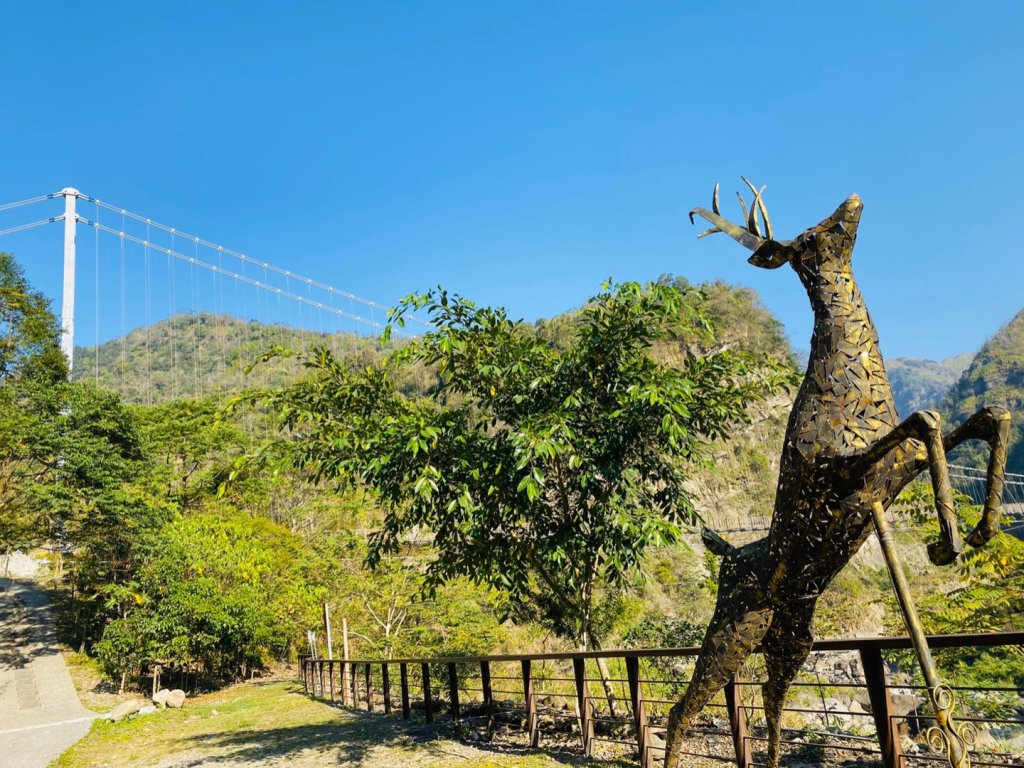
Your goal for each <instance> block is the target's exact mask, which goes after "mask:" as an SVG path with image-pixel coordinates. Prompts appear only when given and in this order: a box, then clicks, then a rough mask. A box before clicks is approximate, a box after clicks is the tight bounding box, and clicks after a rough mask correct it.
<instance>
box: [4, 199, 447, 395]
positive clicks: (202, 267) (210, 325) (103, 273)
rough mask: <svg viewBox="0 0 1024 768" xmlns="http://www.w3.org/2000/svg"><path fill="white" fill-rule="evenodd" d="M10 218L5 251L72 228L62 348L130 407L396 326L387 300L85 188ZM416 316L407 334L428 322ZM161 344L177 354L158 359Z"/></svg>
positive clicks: (343, 346) (359, 343)
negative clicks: (47, 230) (288, 349)
mask: <svg viewBox="0 0 1024 768" xmlns="http://www.w3.org/2000/svg"><path fill="white" fill-rule="evenodd" d="M55 201H57V202H55ZM60 201H63V210H61V209H60V208H59V207H58V208H57V209H56V210H53V208H54V206H57V205H59V202H60ZM48 208H49V210H47V209H48ZM0 217H4V218H0V235H2V236H7V237H6V238H5V243H4V244H5V245H6V243H7V242H9V241H10V239H11V238H10V236H14V235H18V234H19V233H25V232H28V231H30V230H35V229H37V228H44V227H47V226H48V225H52V224H62V225H63V230H64V231H63V234H64V238H63V281H62V290H61V303H60V306H61V312H60V320H61V328H62V332H63V333H62V336H61V346H62V349H63V351H64V354H65V355H66V356H67V359H68V361H69V363H70V365H71V367H72V372H73V376H74V377H75V378H79V379H81V378H86V377H88V376H90V375H91V376H93V377H94V378H95V380H96V383H97V384H100V385H106V386H108V387H111V388H114V389H117V390H119V391H120V393H121V395H122V396H123V397H125V399H127V400H129V401H136V402H144V403H152V402H154V401H156V400H159V399H161V398H162V399H166V398H176V397H179V396H205V395H211V394H216V393H217V392H218V391H219V390H224V389H226V388H228V387H230V386H240V385H242V384H243V383H244V370H245V368H246V366H247V365H249V364H250V363H251V362H252V360H253V359H254V358H255V357H256V356H257V355H258V354H260V352H262V351H264V350H266V349H267V348H269V347H270V346H271V345H273V344H280V345H282V346H288V345H289V343H291V344H294V345H295V346H302V347H305V346H307V345H308V344H310V343H317V344H321V345H326V346H328V347H330V348H332V350H334V351H335V352H338V351H346V350H348V351H351V350H352V349H353V348H360V347H361V348H367V347H372V346H373V345H374V339H375V338H376V337H377V336H379V333H380V331H381V330H382V329H383V328H384V326H385V324H386V323H387V317H388V307H387V306H386V305H384V304H382V303H379V302H376V301H372V300H370V299H366V298H363V297H360V296H357V295H355V294H354V293H352V292H350V291H346V290H343V289H340V288H336V287H334V286H332V285H328V284H327V283H325V282H322V281H320V280H315V279H313V278H311V277H308V276H306V275H302V274H299V273H296V272H294V271H292V270H290V269H287V268H285V267H281V266H278V265H275V264H272V263H270V262H268V261H265V260H262V259H258V258H254V257H252V256H250V255H247V254H245V253H242V252H240V251H239V250H236V249H233V248H228V247H226V246H224V245H221V244H218V243H215V242H212V241H211V240H208V239H206V238H204V237H200V236H198V235H195V234H191V233H189V232H187V231H185V230H182V229H180V228H177V227H173V226H170V225H168V224H165V223H161V222H159V221H156V220H154V219H153V218H151V217H148V216H144V215H142V214H139V213H136V212H134V211H131V210H128V209H126V208H124V207H121V206H118V205H114V204H112V203H110V202H108V201H104V200H100V199H98V198H95V197H92V196H90V195H87V194H85V193H83V192H80V191H78V190H77V189H74V188H70V187H68V188H65V189H62V190H60V191H58V192H52V193H49V194H45V195H38V196H35V197H31V198H27V199H24V200H18V201H15V202H11V203H6V204H3V205H0ZM12 218H13V219H14V220H11V221H9V219H12ZM83 235H85V236H83ZM43 247H48V246H43ZM38 249H39V246H38V245H36V246H34V247H33V248H32V249H31V250H32V251H37V250H38ZM6 250H13V249H11V248H7V249H6ZM83 305H84V306H83ZM83 309H84V310H85V311H84V312H83V311H82V310H83ZM407 320H408V323H409V326H408V328H396V329H394V330H395V334H396V336H399V337H401V336H408V335H415V334H416V333H420V332H422V331H423V330H425V329H426V327H427V324H426V323H425V322H424V321H423V320H421V319H419V318H416V317H415V316H411V317H409V318H407ZM83 331H84V334H83ZM83 336H84V337H85V339H87V346H86V345H83V346H82V347H76V342H77V343H80V342H81V340H82V337H83ZM157 346H159V347H160V348H161V349H163V350H164V352H167V351H168V350H169V357H167V355H164V357H163V358H161V359H154V348H155V347H157ZM129 358H131V359H129ZM90 369H91V370H90ZM233 377H237V380H236V379H235V378H233ZM140 380H141V383H140Z"/></svg>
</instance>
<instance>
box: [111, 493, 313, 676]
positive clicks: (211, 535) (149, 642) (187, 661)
mask: <svg viewBox="0 0 1024 768" xmlns="http://www.w3.org/2000/svg"><path fill="white" fill-rule="evenodd" d="M303 543H304V542H303V541H302V539H300V538H299V537H298V536H296V535H294V534H292V533H290V532H288V531H287V530H285V529H284V528H281V527H280V526H278V525H276V524H274V523H272V522H270V521H268V520H265V519H262V518H253V517H249V516H247V515H243V514H240V513H237V512H226V513H222V514H217V513H211V512H204V513H200V514H197V515H194V516H192V517H189V518H183V519H180V520H176V521H175V522H172V523H170V524H168V525H167V526H165V527H164V528H163V529H162V530H161V532H160V533H159V535H158V536H157V538H156V541H155V543H154V547H153V556H152V557H151V558H150V559H149V560H148V562H147V563H146V565H145V566H143V568H142V570H141V571H140V573H139V582H138V590H139V602H140V605H139V607H138V608H137V609H135V610H134V611H132V612H131V613H130V614H129V615H128V616H126V617H125V618H123V619H118V620H116V621H113V622H111V623H110V624H109V625H108V626H107V627H106V629H105V631H104V633H103V639H102V641H101V642H100V643H99V644H98V645H97V653H98V655H99V656H100V658H101V660H102V661H103V662H104V666H105V667H106V669H107V671H108V673H110V674H111V675H112V676H119V675H120V676H123V675H124V674H125V673H126V672H128V671H130V670H132V669H137V668H139V667H140V666H142V665H143V663H154V662H156V663H160V664H162V665H164V666H169V667H177V668H185V669H189V670H192V671H199V672H202V673H204V674H206V675H209V676H212V677H216V678H220V679H226V678H232V677H238V676H243V675H245V674H246V673H247V672H248V671H249V670H253V669H261V668H264V667H266V666H267V664H268V663H270V662H271V661H272V660H274V659H280V658H282V657H284V656H286V655H287V654H288V653H289V652H290V651H291V649H292V648H293V647H294V643H295V641H296V640H298V639H299V638H300V636H301V633H302V632H303V631H304V630H305V628H306V627H307V626H309V625H310V624H313V623H314V622H315V621H316V616H317V610H318V605H319V602H320V600H321V597H322V596H321V594H320V591H319V590H318V589H317V588H316V587H314V586H313V585H312V584H313V579H312V578H311V576H312V574H313V573H315V571H316V570H317V564H316V562H314V561H315V559H316V558H315V556H313V555H311V554H308V553H307V552H306V551H305V550H304V548H303Z"/></svg>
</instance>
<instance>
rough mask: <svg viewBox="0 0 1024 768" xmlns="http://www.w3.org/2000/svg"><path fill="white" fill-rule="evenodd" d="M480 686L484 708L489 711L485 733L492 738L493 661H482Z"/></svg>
mask: <svg viewBox="0 0 1024 768" xmlns="http://www.w3.org/2000/svg"><path fill="white" fill-rule="evenodd" d="M480 687H481V688H482V689H483V695H484V709H485V710H486V712H487V726H486V731H485V733H486V734H487V739H488V740H490V738H491V735H492V734H493V733H494V694H493V693H492V692H491V663H490V662H489V661H486V660H485V661H481V662H480Z"/></svg>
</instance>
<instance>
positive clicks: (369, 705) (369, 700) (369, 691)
mask: <svg viewBox="0 0 1024 768" xmlns="http://www.w3.org/2000/svg"><path fill="white" fill-rule="evenodd" d="M372 674H373V669H372V667H371V665H370V664H367V665H366V711H367V712H373V677H372Z"/></svg>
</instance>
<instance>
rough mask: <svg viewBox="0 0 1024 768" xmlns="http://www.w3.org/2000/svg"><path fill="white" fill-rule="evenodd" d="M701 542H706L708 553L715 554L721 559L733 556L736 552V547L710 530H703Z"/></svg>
mask: <svg viewBox="0 0 1024 768" xmlns="http://www.w3.org/2000/svg"><path fill="white" fill-rule="evenodd" d="M700 540H701V541H702V542H704V546H705V547H707V548H708V551H710V552H713V553H714V554H716V555H718V556H719V557H725V556H726V555H731V554H732V553H733V552H735V551H736V547H734V546H733V545H732V544H730V543H729V542H728V541H726V540H725V539H723V538H722V537H721V536H719V535H718V534H717V533H716V532H715V531H713V530H711V529H710V528H703V529H701V532H700Z"/></svg>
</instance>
